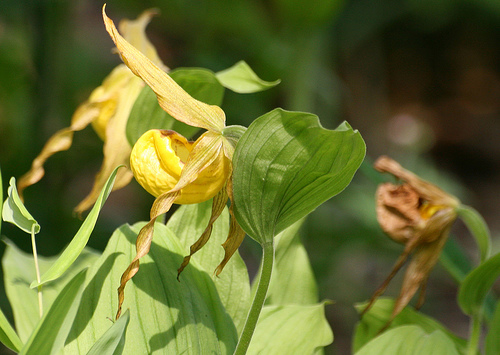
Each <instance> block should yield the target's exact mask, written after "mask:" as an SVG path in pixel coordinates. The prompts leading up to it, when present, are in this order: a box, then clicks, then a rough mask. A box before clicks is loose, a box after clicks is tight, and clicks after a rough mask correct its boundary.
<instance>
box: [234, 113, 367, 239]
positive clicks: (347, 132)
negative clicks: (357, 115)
mask: <svg viewBox="0 0 500 355" xmlns="http://www.w3.org/2000/svg"><path fill="white" fill-rule="evenodd" d="M364 156H365V143H364V141H363V139H362V138H361V135H360V134H359V132H357V131H354V130H352V128H351V127H350V126H349V125H348V124H347V123H343V124H341V125H340V126H339V127H338V128H337V129H336V130H333V131H332V130H327V129H324V128H323V127H321V125H320V123H319V120H318V117H317V116H315V115H312V114H309V113H301V112H289V111H284V110H282V109H275V110H273V111H271V112H269V113H267V114H265V115H263V116H261V117H259V118H257V119H256V120H255V121H254V122H253V123H252V124H251V125H250V127H248V129H247V130H246V132H245V133H244V134H243V136H242V137H241V139H240V140H239V142H238V145H237V146H236V150H235V153H234V157H233V164H234V171H233V190H234V205H235V215H236V218H237V219H238V222H239V224H240V225H241V227H242V228H243V229H244V230H245V232H247V234H249V235H250V236H251V237H252V238H254V239H255V240H257V241H258V242H259V243H264V242H269V241H270V240H272V238H273V237H274V236H275V235H276V234H278V233H279V232H281V231H283V230H284V229H285V228H287V227H288V226H290V225H292V224H293V223H294V222H296V221H298V220H299V219H301V218H302V217H304V216H306V215H307V214H309V213H310V212H312V211H313V210H314V209H316V207H318V206H319V205H320V204H322V203H323V202H325V201H326V200H328V199H329V198H331V197H333V196H335V195H336V194H338V193H340V192H341V191H342V190H343V189H344V188H345V187H347V185H348V184H349V183H350V181H351V179H352V177H353V176H354V173H355V172H356V170H357V169H358V167H359V166H360V164H361V162H362V161H363V158H364Z"/></svg>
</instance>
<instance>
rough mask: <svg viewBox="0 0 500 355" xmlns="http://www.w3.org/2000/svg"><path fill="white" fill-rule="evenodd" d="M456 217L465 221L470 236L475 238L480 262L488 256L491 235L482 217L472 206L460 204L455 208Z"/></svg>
mask: <svg viewBox="0 0 500 355" xmlns="http://www.w3.org/2000/svg"><path fill="white" fill-rule="evenodd" d="M456 211H457V214H458V217H460V219H461V220H462V221H463V222H464V223H465V225H466V226H467V228H468V229H469V231H470V232H471V234H472V236H473V237H474V238H475V239H476V242H477V245H478V246H479V251H480V254H481V262H484V261H485V260H486V259H488V258H489V256H490V250H491V237H490V231H489V229H488V225H487V224H486V222H485V221H484V218H483V217H482V216H481V215H480V214H479V213H478V212H477V211H476V210H475V209H473V208H472V207H469V206H465V205H460V206H458V208H457V210H456Z"/></svg>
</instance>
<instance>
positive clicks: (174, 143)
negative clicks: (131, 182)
mask: <svg viewBox="0 0 500 355" xmlns="http://www.w3.org/2000/svg"><path fill="white" fill-rule="evenodd" d="M221 142H222V138H221V137H220V135H217V134H213V133H211V132H205V133H204V134H203V135H202V136H200V138H199V139H198V140H197V141H196V142H194V143H192V142H188V141H187V139H186V138H184V137H183V136H181V135H179V134H178V133H176V132H174V131H168V130H150V131H148V132H146V133H144V134H143V135H142V136H141V137H140V138H139V139H138V141H137V142H136V144H135V145H134V148H133V149H132V153H131V155H130V166H131V169H132V171H133V173H134V176H135V178H136V180H137V181H138V182H139V184H141V186H142V187H144V189H146V191H148V192H149V193H151V194H152V195H153V196H159V195H161V194H163V193H165V192H168V191H180V192H181V195H180V196H179V198H178V200H176V201H175V203H179V204H189V203H199V202H203V201H206V200H208V199H210V198H212V197H214V196H215V194H217V192H218V191H220V190H221V189H222V187H223V186H224V184H225V183H226V180H227V177H228V175H229V160H228V159H227V158H226V157H225V156H224V154H223V149H222V147H221Z"/></svg>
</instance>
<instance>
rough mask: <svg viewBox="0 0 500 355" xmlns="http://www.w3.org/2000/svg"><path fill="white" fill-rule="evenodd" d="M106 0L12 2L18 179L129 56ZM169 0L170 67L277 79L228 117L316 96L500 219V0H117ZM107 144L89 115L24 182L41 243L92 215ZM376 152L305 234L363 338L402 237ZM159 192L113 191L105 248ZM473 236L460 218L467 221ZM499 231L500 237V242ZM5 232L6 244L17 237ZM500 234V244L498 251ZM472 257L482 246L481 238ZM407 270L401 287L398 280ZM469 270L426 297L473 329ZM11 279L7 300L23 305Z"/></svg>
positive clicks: (8, 158)
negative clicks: (78, 211)
mask: <svg viewBox="0 0 500 355" xmlns="http://www.w3.org/2000/svg"><path fill="white" fill-rule="evenodd" d="M102 4H103V3H102V2H99V1H95V0H77V1H69V0H22V1H17V0H3V1H1V2H0V166H1V167H2V172H3V179H4V181H3V186H8V180H7V179H9V177H10V176H16V177H20V176H21V175H22V174H23V173H25V172H26V171H27V170H28V169H29V166H30V164H31V161H32V159H33V158H34V157H35V156H36V155H37V154H38V152H39V151H40V150H41V148H42V146H43V144H44V143H45V142H46V140H47V139H48V138H49V137H50V136H51V135H52V134H53V133H54V132H55V131H57V130H58V129H60V128H63V127H66V126H67V125H68V124H69V121H70V118H71V115H72V113H73V111H74V110H75V108H76V107H77V105H78V104H79V103H81V102H83V101H84V100H85V99H86V98H87V97H88V95H89V93H90V92H91V90H92V89H93V88H95V87H96V86H98V85H99V84H100V83H101V81H102V79H103V78H104V77H105V76H106V75H107V74H108V73H109V72H110V70H111V69H112V68H113V67H114V66H116V64H117V63H118V62H119V59H118V57H117V56H116V55H114V54H112V52H111V50H110V49H111V47H112V42H111V40H110V39H109V36H108V35H107V34H106V33H105V30H104V25H103V23H102V18H101V7H102ZM150 7H157V8H158V9H159V10H160V12H161V15H160V17H158V18H157V19H154V20H153V21H152V23H151V25H150V26H149V28H148V33H149V36H150V38H151V40H152V41H153V43H154V44H155V45H156V47H157V48H158V50H159V53H160V56H161V57H162V59H163V60H164V62H165V63H166V64H167V65H168V66H169V67H171V68H177V67H181V66H182V67H205V68H208V69H210V70H212V71H215V72H216V71H219V70H222V69H225V68H227V67H229V66H231V65H233V64H234V63H236V62H237V61H239V60H245V61H246V62H247V63H249V64H250V66H251V67H252V68H253V69H254V70H255V72H256V73H258V75H259V76H260V77H261V78H263V79H265V80H275V79H277V78H281V79H282V83H281V84H280V85H279V86H278V87H276V88H274V89H272V90H269V91H266V92H262V93H258V94H252V95H236V94H233V93H230V92H227V93H226V95H225V97H224V102H223V107H224V109H225V111H226V114H227V117H228V124H242V125H245V126H248V125H249V124H250V123H251V122H252V121H253V120H254V119H255V118H257V117H259V116H260V115H262V114H264V113H266V112H268V111H270V110H271V109H273V108H274V107H277V106H279V107H283V108H284V109H287V110H299V111H307V112H312V113H314V114H316V115H318V116H319V117H320V119H321V122H322V124H323V125H324V126H325V127H327V128H334V127H336V126H337V125H338V124H339V123H340V122H342V121H343V120H348V121H349V123H350V124H351V125H352V126H353V127H354V128H356V129H359V130H360V131H361V133H362V135H363V138H364V139H365V141H366V144H367V149H368V150H367V154H368V157H371V158H376V157H377V156H378V155H380V154H389V155H392V156H393V157H394V158H396V159H398V160H400V162H401V163H402V165H403V166H405V167H406V168H409V169H411V170H414V171H416V172H417V173H419V174H420V175H422V176H425V177H426V178H428V179H429V180H431V181H432V182H435V183H437V184H439V185H441V186H443V187H444V188H445V189H447V190H448V191H449V192H452V193H455V194H457V195H458V196H459V197H460V198H462V199H463V201H464V202H465V203H468V204H471V205H474V207H476V208H477V209H478V210H479V211H480V212H481V213H482V214H483V215H484V216H485V218H486V220H487V222H488V224H489V225H490V227H491V229H492V233H493V237H494V238H495V236H496V234H497V233H496V231H497V230H498V228H499V227H500V226H499V224H498V222H496V219H497V218H496V214H497V212H496V211H498V207H500V198H499V197H497V196H500V194H499V193H498V192H499V190H500V189H499V185H498V181H500V180H499V179H498V178H499V177H500V176H499V174H500V160H499V158H498V157H499V155H498V151H499V150H500V144H499V141H498V139H497V138H496V137H497V133H498V132H499V130H500V120H499V112H500V73H499V69H500V68H499V63H500V60H499V59H500V58H499V56H500V47H499V44H498V43H500V41H499V39H500V38H499V37H500V6H499V5H498V2H497V1H494V0H481V1H472V0H439V1H430V0H425V1H417V0H405V1H395V0H380V1H370V0H345V1H335V0H334V1H328V0H322V1H316V2H314V5H313V4H312V2H310V1H305V0H273V1H264V0H234V1H202V0H193V1H177V0H163V1H161V0H147V1H140V2H139V1H132V0H125V1H117V0H112V1H109V2H108V4H107V11H108V14H109V15H110V16H111V17H112V18H113V19H116V20H118V19H121V18H123V17H127V18H135V17H136V16H137V15H138V14H139V13H141V12H142V11H143V10H144V9H146V8H150ZM101 159H102V143H101V141H100V140H99V139H98V138H97V136H96V135H95V133H94V132H93V131H92V130H91V129H90V128H88V129H86V130H84V131H83V132H79V133H77V134H75V142H74V145H73V147H72V149H71V150H70V151H68V152H64V153H60V154H58V155H56V156H54V157H52V158H51V159H49V161H48V163H47V165H46V171H47V172H46V176H45V177H44V178H43V179H42V180H41V182H40V183H38V184H37V185H35V186H33V187H30V188H28V189H27V191H26V192H25V197H26V205H27V207H28V209H29V211H30V212H31V213H32V214H33V216H34V217H35V218H36V219H37V220H38V221H39V222H40V224H41V225H42V226H43V230H42V231H41V234H40V236H41V237H40V238H39V239H38V248H39V252H40V253H41V254H42V255H47V256H50V255H55V254H56V253H58V252H60V251H61V249H62V248H63V247H64V246H65V245H66V244H67V243H68V242H69V240H70V238H71V237H72V236H73V235H74V234H75V232H76V231H77V229H78V226H79V225H80V223H81V221H79V220H78V219H77V218H75V217H74V216H73V215H72V212H71V211H72V209H73V208H74V207H75V206H76V204H77V203H78V202H79V201H80V200H81V199H82V198H83V197H84V196H85V195H86V194H87V192H88V191H89V190H90V187H91V184H92V182H93V178H94V174H95V173H96V172H97V170H98V168H99V166H100V162H101ZM369 161H370V160H369V159H368V160H367V163H368V164H365V165H364V166H363V167H362V169H361V171H360V172H358V174H357V175H356V177H355V180H354V181H353V183H352V184H351V185H350V186H349V188H348V189H347V190H346V191H344V192H343V193H342V195H340V196H339V197H338V198H336V199H334V200H332V201H329V202H328V203H326V204H325V205H323V206H322V207H320V208H319V209H318V210H317V211H316V212H315V213H314V214H312V215H311V216H310V217H309V218H308V220H307V221H306V222H305V228H304V231H303V233H302V235H303V241H304V243H305V245H306V248H307V251H308V253H309V256H310V258H311V262H312V266H313V269H314V273H315V275H316V277H317V279H318V283H319V292H320V299H332V300H334V301H335V304H333V305H329V306H327V307H326V312H327V315H328V317H329V320H330V322H331V325H332V328H333V331H334V334H335V342H334V345H333V346H332V347H330V348H329V349H327V351H330V352H331V353H335V352H336V353H339V354H343V353H348V351H349V347H350V341H351V334H352V331H353V326H354V323H355V322H356V321H357V315H356V312H355V310H354V308H353V307H352V304H353V303H354V302H360V301H364V300H366V299H367V298H369V296H370V294H371V293H372V292H373V291H374V290H375V289H376V287H377V286H378V284H379V283H380V282H381V281H382V280H383V279H384V277H385V275H386V274H387V273H388V271H389V270H390V267H391V265H392V263H393V261H394V260H395V258H396V256H397V255H398V253H399V252H400V250H401V248H400V246H398V245H396V244H395V243H393V242H391V241H390V240H388V238H386V237H385V236H384V235H383V234H382V233H381V231H380V230H379V228H378V226H377V224H376V221H375V211H374V200H373V194H374V191H375V188H376V184H377V183H378V182H379V179H380V177H379V176H378V175H377V174H376V173H374V172H373V170H372V169H371V167H370V166H369ZM152 200H153V198H152V197H151V196H148V195H147V194H146V193H145V192H144V191H143V190H142V189H141V188H140V187H139V186H138V185H137V184H136V183H133V184H131V185H129V186H128V187H127V188H125V189H123V190H121V191H118V192H116V193H113V194H111V195H110V197H109V199H108V202H107V203H106V205H105V206H104V209H103V211H102V212H101V217H100V218H99V221H98V223H97V226H96V229H95V231H94V233H93V235H92V237H91V239H90V243H89V245H90V246H92V247H94V248H96V249H100V250H102V249H103V248H104V246H105V245H106V242H107V240H108V239H109V237H110V236H111V233H112V231H113V230H114V229H115V228H117V227H118V226H119V225H121V224H123V223H126V222H129V223H134V222H136V221H138V220H145V219H147V217H148V212H149V207H150V205H151V203H152ZM2 227H3V228H2V233H3V234H6V235H9V236H10V238H11V239H12V240H14V241H15V243H16V244H17V245H18V246H20V247H21V248H23V249H25V250H29V243H30V242H29V239H28V238H27V237H26V236H25V235H23V234H22V232H20V231H17V230H16V229H15V228H14V227H13V226H10V225H7V224H4V225H3V226H2ZM453 233H454V236H455V238H456V239H457V240H458V242H459V243H460V244H461V245H462V246H464V247H466V248H467V247H468V246H470V245H473V241H472V239H471V238H470V237H469V236H468V234H467V233H466V232H464V228H463V226H461V225H458V226H456V228H455V230H454V231H453ZM497 244H498V243H497ZM4 248H5V247H4V245H3V244H2V245H0V252H3V250H4ZM496 250H498V246H497V247H496V248H495V243H494V251H493V252H495V251H496ZM242 254H243V256H244V258H245V259H246V260H247V261H248V263H249V265H250V268H251V269H252V270H253V271H254V272H255V270H256V268H257V262H256V261H257V260H258V258H259V257H260V250H259V249H258V247H257V246H256V245H255V244H254V243H253V242H252V241H251V240H250V239H249V238H247V240H246V241H245V243H244V245H243V247H242ZM469 256H470V257H471V258H472V259H476V260H477V258H478V257H479V256H478V253H477V252H475V250H474V249H473V248H472V250H471V252H470V255H469ZM397 286H398V280H395V282H394V283H393V285H392V288H390V289H389V291H388V294H389V295H395V294H396V292H397ZM456 292H457V291H456V286H455V283H454V282H453V280H452V279H451V278H450V277H449V276H448V275H447V274H446V272H445V271H444V270H443V269H442V268H440V267H439V266H438V267H437V268H436V270H434V272H433V273H432V276H431V280H430V285H429V287H428V302H427V303H426V305H425V306H424V308H423V311H424V312H426V313H428V314H432V315H434V316H435V317H436V318H437V319H439V320H440V321H442V322H443V323H444V324H445V325H447V326H449V327H450V328H451V329H452V330H453V331H455V332H457V333H458V334H462V335H465V334H466V332H467V327H468V325H467V319H466V318H465V316H463V315H462V314H461V312H460V310H459V308H458V305H457V303H456ZM5 300H6V298H5V294H4V291H3V284H1V283H0V306H1V307H2V309H4V310H5V312H6V314H7V315H8V314H9V310H8V306H7V304H6V302H5Z"/></svg>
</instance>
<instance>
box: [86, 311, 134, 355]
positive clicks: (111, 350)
mask: <svg viewBox="0 0 500 355" xmlns="http://www.w3.org/2000/svg"><path fill="white" fill-rule="evenodd" d="M129 321H130V312H129V310H128V309H127V310H126V311H125V312H123V315H122V316H121V317H120V319H118V320H117V321H116V322H115V323H113V325H112V326H111V327H110V328H109V329H108V331H107V332H106V333H104V334H103V336H101V337H100V338H99V340H98V341H96V342H95V344H94V346H92V348H91V349H90V350H89V352H88V353H87V355H115V354H121V353H122V352H123V347H124V346H125V332H126V331H127V326H128V323H129Z"/></svg>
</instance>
